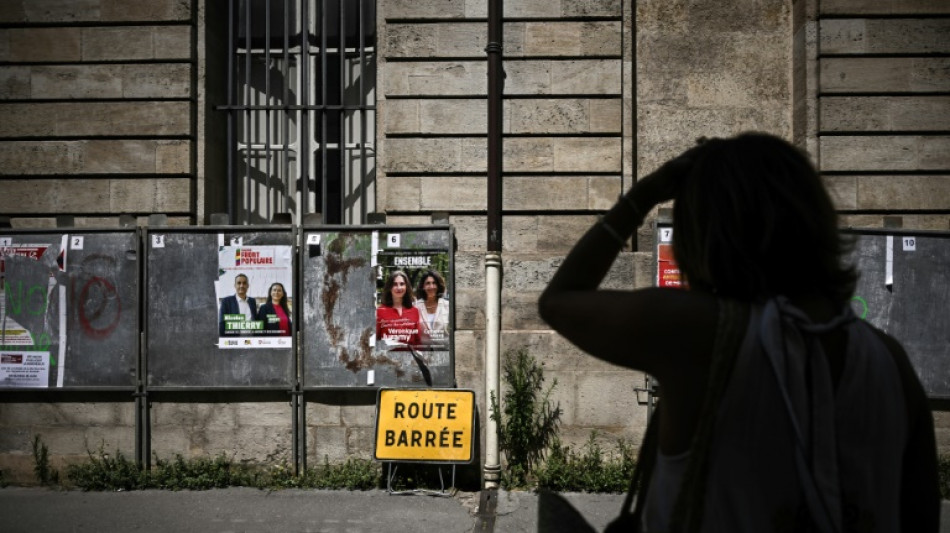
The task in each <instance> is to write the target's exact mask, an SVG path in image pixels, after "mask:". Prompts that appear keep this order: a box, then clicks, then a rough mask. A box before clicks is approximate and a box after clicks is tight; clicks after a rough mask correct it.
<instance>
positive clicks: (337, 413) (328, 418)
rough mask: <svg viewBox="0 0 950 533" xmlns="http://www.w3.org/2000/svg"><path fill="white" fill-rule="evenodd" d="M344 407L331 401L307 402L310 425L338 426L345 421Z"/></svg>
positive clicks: (308, 423) (308, 422)
mask: <svg viewBox="0 0 950 533" xmlns="http://www.w3.org/2000/svg"><path fill="white" fill-rule="evenodd" d="M342 410H343V408H342V406H340V405H333V404H329V403H320V402H308V403H307V415H306V416H307V425H308V426H336V425H340V424H342V423H343V412H342Z"/></svg>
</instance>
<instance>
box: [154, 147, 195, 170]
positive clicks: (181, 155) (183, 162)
mask: <svg viewBox="0 0 950 533" xmlns="http://www.w3.org/2000/svg"><path fill="white" fill-rule="evenodd" d="M155 171H156V172H158V173H159V174H190V173H191V142H190V141H156V144H155Z"/></svg>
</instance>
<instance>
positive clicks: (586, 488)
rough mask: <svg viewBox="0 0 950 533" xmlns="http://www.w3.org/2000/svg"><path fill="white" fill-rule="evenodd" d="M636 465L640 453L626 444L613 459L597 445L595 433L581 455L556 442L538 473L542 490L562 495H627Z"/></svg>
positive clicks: (619, 443)
mask: <svg viewBox="0 0 950 533" xmlns="http://www.w3.org/2000/svg"><path fill="white" fill-rule="evenodd" d="M634 465H636V450H634V449H633V447H632V446H629V445H627V444H626V443H625V442H624V441H622V440H621V441H619V442H618V443H617V451H616V453H615V454H614V455H613V456H610V457H608V456H607V455H606V454H605V453H604V451H603V449H602V448H601V447H600V445H599V444H598V443H597V433H596V432H591V435H590V438H589V439H588V441H587V443H586V444H585V445H584V447H583V449H582V450H581V451H580V452H575V451H573V450H571V449H570V447H567V446H563V445H562V444H561V443H560V441H559V440H556V441H555V442H554V444H552V446H551V451H550V453H549V454H548V458H547V461H545V463H544V465H543V466H542V467H541V468H539V469H538V473H537V475H538V487H540V488H546V489H549V490H553V491H559V492H563V491H572V492H624V491H626V490H627V489H628V488H630V478H631V477H632V476H633V468H634Z"/></svg>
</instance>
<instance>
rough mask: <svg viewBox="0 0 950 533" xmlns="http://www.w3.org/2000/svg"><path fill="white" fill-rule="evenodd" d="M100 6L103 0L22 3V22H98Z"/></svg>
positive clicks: (53, 0) (36, 0) (58, 0)
mask: <svg viewBox="0 0 950 533" xmlns="http://www.w3.org/2000/svg"><path fill="white" fill-rule="evenodd" d="M4 3H5V4H6V3H14V2H4ZM15 3H21V2H15ZM100 4H101V0H76V1H75V2H73V1H64V0H35V1H22V10H23V11H22V13H23V17H24V18H23V20H21V22H31V23H43V22H82V21H97V20H100Z"/></svg>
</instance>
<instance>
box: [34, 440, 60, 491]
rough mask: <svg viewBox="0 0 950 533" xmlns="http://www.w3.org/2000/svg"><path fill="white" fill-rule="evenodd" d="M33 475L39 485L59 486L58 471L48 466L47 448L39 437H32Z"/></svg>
mask: <svg viewBox="0 0 950 533" xmlns="http://www.w3.org/2000/svg"><path fill="white" fill-rule="evenodd" d="M33 473H34V474H36V480H37V481H39V482H40V485H58V484H59V471H58V470H56V469H55V468H53V467H52V466H50V463H49V448H47V447H46V444H44V443H43V440H42V438H41V437H40V436H39V435H34V436H33Z"/></svg>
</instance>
